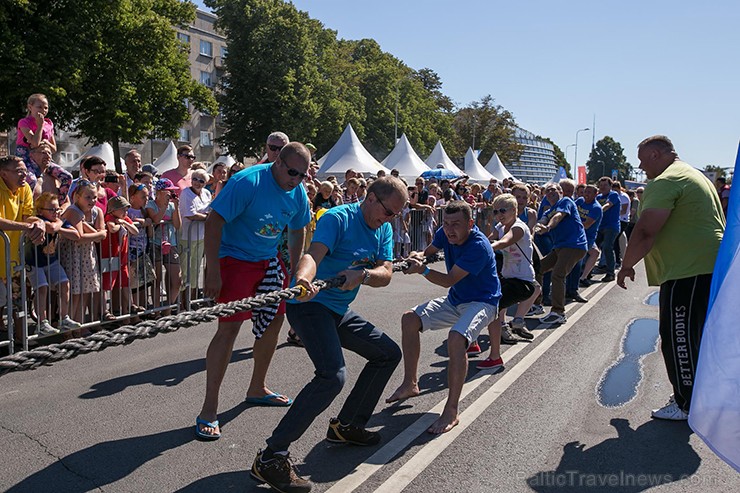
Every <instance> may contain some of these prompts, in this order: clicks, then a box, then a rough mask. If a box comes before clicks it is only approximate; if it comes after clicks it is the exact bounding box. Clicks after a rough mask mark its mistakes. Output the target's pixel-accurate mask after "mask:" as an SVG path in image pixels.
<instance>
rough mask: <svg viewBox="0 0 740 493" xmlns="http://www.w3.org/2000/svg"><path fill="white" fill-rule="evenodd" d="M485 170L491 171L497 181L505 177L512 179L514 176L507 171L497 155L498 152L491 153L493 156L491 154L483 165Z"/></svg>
mask: <svg viewBox="0 0 740 493" xmlns="http://www.w3.org/2000/svg"><path fill="white" fill-rule="evenodd" d="M485 169H486V171H488V172H489V173H491V174H492V175H493V177H494V178H496V179H497V180H498V181H503V180H504V179H505V178H510V179H512V180H513V179H514V176H513V175H512V174H511V173H509V170H508V169H506V168H505V167H504V163H502V162H501V160H500V159H499V157H498V154H496V153H495V152H494V153H493V156H491V159H490V160H489V161H488V164H486V166H485Z"/></svg>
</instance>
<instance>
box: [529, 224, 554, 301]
mask: <svg viewBox="0 0 740 493" xmlns="http://www.w3.org/2000/svg"><path fill="white" fill-rule="evenodd" d="M534 244H535V245H537V248H538V249H539V251H540V253H541V254H542V258H545V257H546V256H547V254H548V253H550V252H551V251H552V245H553V242H552V236H550V234H549V233H548V234H545V235H534ZM551 281H552V274H551V273H550V272H548V273H547V274H545V275H544V276H542V283H541V284H542V294H541V295H540V296H541V297H542V299H543V300H544V299H549V298H550V285H551Z"/></svg>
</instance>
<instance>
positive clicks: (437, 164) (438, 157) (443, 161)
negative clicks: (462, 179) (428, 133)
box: [424, 140, 463, 176]
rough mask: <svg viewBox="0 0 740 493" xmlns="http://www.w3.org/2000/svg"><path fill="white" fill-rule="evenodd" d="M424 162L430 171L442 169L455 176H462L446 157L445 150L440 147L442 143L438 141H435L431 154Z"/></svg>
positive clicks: (458, 169)
mask: <svg viewBox="0 0 740 493" xmlns="http://www.w3.org/2000/svg"><path fill="white" fill-rule="evenodd" d="M424 162H425V163H426V165H427V166H429V167H430V168H431V169H440V168H444V169H447V170H450V171H452V172H453V173H455V174H456V175H457V176H462V174H463V172H462V171H461V170H460V168H458V167H457V166H455V163H453V162H452V160H451V159H450V158H449V157H448V156H447V153H446V152H445V148H444V147H442V141H439V140H438V141H437V145H435V146H434V149H433V150H432V153H431V154H430V155H429V157H428V158H427V160H426V161H424Z"/></svg>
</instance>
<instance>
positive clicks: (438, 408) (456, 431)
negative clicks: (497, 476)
mask: <svg viewBox="0 0 740 493" xmlns="http://www.w3.org/2000/svg"><path fill="white" fill-rule="evenodd" d="M614 286H616V283H611V285H610V286H608V287H606V288H604V289H602V290H601V291H599V292H598V293H597V294H596V295H594V296H593V297H592V298H590V300H589V301H590V302H591V303H593V304H596V302H597V301H599V300H600V299H601V298H603V297H604V296H605V295H606V293H607V292H609V291H611V289H613V288H614ZM591 306H593V305H591ZM588 311H589V310H588V308H586V307H582V308H581V309H580V310H578V312H577V313H576V314H575V315H573V317H571V318H569V319H568V321H567V322H566V323H565V324H563V325H562V326H560V327H558V328H557V329H554V330H547V331H540V332H537V333H535V339H537V338H538V337H541V336H542V335H543V334H544V333H545V332H547V333H548V334H549V335H548V336H547V337H546V338H545V340H544V341H543V342H542V343H541V344H539V345H538V346H537V347H536V348H534V349H533V350H532V351H531V352H530V353H529V354H528V355H526V356H525V357H524V358H523V359H522V360H521V361H520V362H519V363H517V364H516V365H515V366H513V367H511V368H508V367H507V369H506V372H505V373H504V374H503V376H502V377H501V379H500V380H499V381H498V382H496V383H495V384H494V385H493V386H492V387H491V388H490V389H488V390H487V391H486V392H485V393H484V394H483V395H481V396H480V397H479V398H478V399H476V400H475V401H474V402H473V403H472V404H470V405H469V406H468V407H467V408H466V409H465V411H463V412H462V413H460V417H459V419H460V424H459V425H457V426H456V427H455V428H453V429H452V430H451V431H448V432H447V433H445V434H443V435H440V436H438V437H436V438H435V439H434V440H432V441H430V442H429V443H427V444H426V445H424V446H423V447H422V448H421V449H420V450H419V452H417V453H416V455H414V457H412V458H411V459H410V460H409V461H407V462H406V463H405V464H404V465H403V466H401V468H400V469H399V470H398V471H396V472H395V473H394V474H393V475H392V476H391V477H389V478H388V479H387V480H386V481H385V482H384V483H383V484H382V485H381V486H380V487H379V488H378V489H377V490H375V493H391V492H400V491H402V490H403V489H404V488H405V487H406V486H408V484H409V483H411V481H413V480H414V478H416V476H418V475H419V474H420V473H421V472H422V471H423V470H424V469H425V468H426V467H427V466H428V465H429V464H430V463H431V462H432V461H433V460H434V459H435V458H436V457H437V456H439V454H441V453H442V452H443V451H444V450H445V449H446V448H447V447H448V446H449V445H450V444H451V443H452V442H453V441H454V440H455V438H457V437H458V436H459V435H460V433H462V432H463V431H465V429H466V428H467V427H468V426H469V425H470V423H472V422H473V421H474V420H475V419H476V418H477V417H478V416H480V414H481V413H482V412H483V411H485V409H487V408H488V407H489V406H490V405H491V404H493V402H494V401H495V400H496V399H498V398H499V396H500V395H501V394H502V393H503V392H504V391H505V390H506V389H508V388H509V387H510V386H511V385H512V384H513V383H514V382H515V381H516V380H517V379H518V378H519V377H520V376H522V375H523V374H524V372H525V371H526V370H527V369H529V367H530V366H532V365H533V364H534V363H535V362H536V361H537V360H538V359H539V358H540V357H541V356H542V355H543V354H544V353H545V352H546V351H547V350H548V349H549V348H550V347H552V346H553V344H555V343H556V342H557V341H558V340H560V338H561V337H562V336H563V335H565V333H566V332H567V331H568V330H570V328H571V327H573V325H574V324H575V323H576V322H577V321H578V320H580V319H581V317H582V316H583V315H584V314H585V313H587V312H588ZM527 347H528V344H524V343H519V344H517V345H516V346H513V347H512V348H510V349H508V350H507V351H506V352H505V356H506V359H507V361H509V360H511V359H513V357H514V356H516V355H517V354H518V353H519V352H520V351H523V350H524V349H525V348H527ZM491 376H493V374H490V373H487V372H486V371H485V370H482V371H480V372H479V373H477V374H476V375H475V376H474V377H473V378H472V379H471V380H470V381H468V382H466V383H465V385H464V386H463V390H462V393H461V395H460V400H461V401H462V400H463V399H464V398H465V397H466V396H467V395H468V394H470V392H472V391H473V390H475V389H476V388H478V386H480V385H481V384H482V383H484V382H485V381H486V380H488V378H490V377H491ZM445 401H446V399H444V400H442V401H440V402H439V403H438V404H437V405H435V406H434V407H433V408H432V409H430V410H429V411H427V412H426V413H425V414H424V415H422V416H421V417H420V418H419V419H417V420H416V421H415V422H414V423H413V424H411V426H409V427H408V428H406V429H405V430H403V431H402V432H401V433H399V434H398V435H396V437H395V438H393V439H392V440H391V441H389V442H388V443H387V444H385V445H384V446H383V447H382V448H380V449H379V450H378V451H377V452H375V453H374V454H373V455H371V456H370V457H368V458H367V460H366V461H365V462H363V463H362V464H360V465H358V466H357V468H356V469H355V470H354V471H353V472H352V473H351V474H349V475H348V476H346V477H344V478H343V479H341V480H339V481H337V482H336V483H335V484H334V485H333V486H332V487H331V488H329V489H328V490H326V493H344V492H350V491H354V490H355V489H357V488H358V487H360V486H361V485H362V484H363V483H364V482H365V481H367V479H368V478H369V477H370V476H372V475H373V474H375V473H376V472H377V471H378V470H379V469H380V468H382V467H383V466H384V465H386V464H387V463H389V462H390V461H391V460H392V459H393V458H394V457H395V456H396V455H398V454H399V453H400V452H401V451H403V450H404V449H405V448H406V447H408V446H409V445H410V444H411V443H412V442H413V441H414V440H415V439H416V438H417V437H418V436H419V435H421V434H422V433H424V432H426V430H427V428H429V427H430V426H431V425H432V423H434V421H436V420H437V418H438V417H439V416H438V415H439V414H440V413H441V412H442V409H443V408H444V404H445Z"/></svg>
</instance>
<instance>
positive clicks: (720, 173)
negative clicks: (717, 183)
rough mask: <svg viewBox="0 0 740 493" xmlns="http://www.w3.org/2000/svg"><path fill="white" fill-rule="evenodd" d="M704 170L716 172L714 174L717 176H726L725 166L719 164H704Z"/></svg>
mask: <svg viewBox="0 0 740 493" xmlns="http://www.w3.org/2000/svg"><path fill="white" fill-rule="evenodd" d="M704 171H708V172H710V173H712V172H714V173H717V175H716V176H717V178H719V177H721V176H727V172H726V170H725V168H722V167H721V166H714V165H712V164H708V165H706V166H704Z"/></svg>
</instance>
